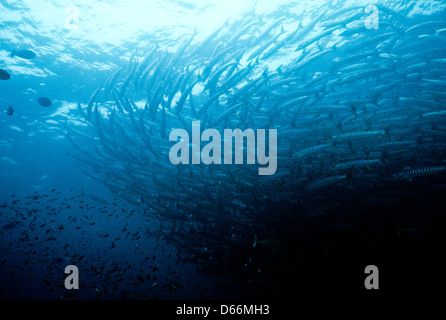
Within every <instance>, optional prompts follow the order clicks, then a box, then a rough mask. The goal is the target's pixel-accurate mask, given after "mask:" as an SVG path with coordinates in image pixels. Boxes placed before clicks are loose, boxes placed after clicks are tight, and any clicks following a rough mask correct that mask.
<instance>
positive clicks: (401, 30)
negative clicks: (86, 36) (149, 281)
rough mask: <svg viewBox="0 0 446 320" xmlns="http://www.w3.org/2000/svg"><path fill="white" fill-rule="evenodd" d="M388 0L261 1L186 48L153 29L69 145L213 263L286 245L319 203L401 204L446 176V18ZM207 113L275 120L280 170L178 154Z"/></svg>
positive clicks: (243, 124) (217, 118)
mask: <svg viewBox="0 0 446 320" xmlns="http://www.w3.org/2000/svg"><path fill="white" fill-rule="evenodd" d="M376 7H377V8H378V10H379V26H378V28H377V29H375V28H367V27H366V24H365V19H366V18H367V17H368V14H366V13H365V12H364V9H365V8H364V6H354V7H345V8H339V6H337V7H336V8H335V7H332V6H330V5H329V4H326V5H324V6H322V7H320V8H318V10H317V11H316V10H313V11H307V12H305V13H299V14H297V13H294V14H292V13H290V10H288V9H289V8H286V7H284V8H282V9H283V12H284V15H283V16H282V17H277V12H275V13H274V14H273V13H272V14H271V16H274V19H267V18H266V17H263V18H260V17H259V16H256V15H255V14H247V15H246V16H245V18H244V19H242V20H238V21H228V22H227V23H225V24H224V25H222V26H221V28H219V29H218V30H215V32H213V33H212V34H211V35H210V36H209V37H208V38H207V39H206V40H204V41H201V42H197V41H195V36H196V34H195V33H194V34H191V35H188V36H187V37H184V40H182V41H183V42H182V43H181V45H179V47H178V49H177V50H176V51H175V52H168V51H167V50H165V49H164V48H163V46H162V45H161V44H156V43H154V44H153V45H152V46H151V47H148V48H147V52H145V53H143V54H141V53H139V54H137V53H135V54H134V55H132V57H131V59H130V61H129V63H128V65H125V66H122V67H120V68H118V69H116V70H115V71H114V72H112V73H111V74H110V77H109V78H108V80H107V81H106V83H104V84H102V85H100V86H99V87H98V88H97V89H96V90H95V91H94V93H93V94H92V96H91V98H90V99H89V101H88V102H87V101H81V102H80V103H79V104H78V112H79V114H80V115H82V117H83V118H84V120H85V124H87V125H88V128H87V129H86V128H85V127H74V126H70V127H67V137H68V140H69V143H70V148H69V155H70V156H72V157H74V158H76V159H78V160H79V161H80V162H81V163H82V164H83V165H82V170H83V171H84V172H85V174H86V175H88V176H89V177H91V178H92V179H95V180H98V181H100V182H102V183H104V184H105V185H106V186H107V187H108V188H109V189H110V190H111V191H112V192H114V193H115V194H117V195H119V196H120V197H122V198H125V199H126V200H128V201H129V202H130V203H132V204H136V205H138V206H140V207H141V208H143V209H144V213H145V215H147V216H148V217H155V218H157V219H159V220H160V221H161V223H162V225H161V228H160V230H159V231H154V232H158V233H159V234H158V236H160V237H163V238H164V239H165V240H167V241H171V242H172V243H174V244H176V247H177V248H178V249H179V251H180V252H181V255H182V257H183V258H184V259H185V260H192V261H194V262H199V263H200V264H201V265H202V268H203V270H204V269H206V270H213V272H223V271H222V270H223V269H224V270H228V269H230V268H229V267H228V265H230V264H231V263H232V262H233V261H237V263H238V264H240V261H245V260H246V259H247V258H249V257H247V256H245V253H243V252H246V250H248V249H249V248H251V249H252V247H253V246H254V247H256V246H257V245H260V244H263V245H264V246H266V247H270V248H271V249H272V250H278V247H280V246H281V245H285V246H286V243H287V241H288V240H290V239H292V238H293V234H294V233H295V232H296V230H298V228H299V222H301V221H303V220H305V219H307V217H308V216H312V215H316V214H320V213H323V212H331V211H333V207H336V208H337V209H336V210H337V212H342V210H343V209H342V208H343V204H345V203H350V204H351V203H352V202H354V203H355V205H356V204H358V203H362V204H364V203H366V204H371V203H372V204H375V203H377V204H379V203H393V202H395V203H396V204H397V203H398V201H397V200H398V196H399V195H400V193H398V192H403V191H398V190H399V189H398V188H397V187H395V186H397V184H398V183H399V184H401V183H403V184H410V183H412V184H416V183H417V181H418V180H417V179H434V180H433V181H434V182H435V181H437V182H438V181H440V182H441V183H442V184H444V180H442V178H441V177H442V174H443V173H444V172H446V162H445V159H446V157H445V151H446V143H445V142H446V122H445V118H446V117H445V116H446V109H445V106H446V91H445V87H446V73H445V72H444V71H445V68H446V19H444V18H443V19H438V20H434V21H432V20H426V19H423V17H419V16H415V17H407V16H406V14H407V12H404V13H402V12H398V11H395V10H393V9H392V8H390V7H387V6H383V5H379V4H378V5H376ZM304 18H306V19H310V21H309V22H307V23H306V24H302V23H300V21H302V20H303V19H304ZM296 22H297V23H296ZM293 23H295V24H294V25H293ZM290 26H293V27H290ZM197 120H199V121H201V130H205V129H206V128H216V129H218V130H223V129H224V128H240V129H241V130H245V129H247V128H252V129H254V130H255V129H260V128H261V129H277V133H278V151H277V157H278V159H277V168H278V169H277V172H276V174H274V175H271V176H259V175H258V174H257V167H256V166H252V165H246V164H245V165H203V164H199V165H181V164H180V165H173V164H171V163H170V162H169V158H168V155H169V150H170V148H171V146H172V145H173V144H174V143H173V142H171V141H169V133H170V132H171V130H173V129H176V128H183V129H185V130H186V131H188V132H189V131H190V130H191V123H192V121H197ZM91 128H93V129H94V130H91ZM92 132H94V133H92ZM435 179H440V180H435ZM392 188H394V189H395V190H393V191H392V192H391V191H389V190H392ZM327 199H328V202H330V203H328V204H327ZM372 204H371V205H372ZM330 210H331V211H330ZM262 239H264V240H262ZM265 239H266V240H265ZM245 249H246V250H245ZM238 251H241V252H242V253H241V254H238V253H237V252H238ZM240 259H241V260H240ZM243 259H244V260H243ZM225 268H226V269H225ZM216 270H219V271H216Z"/></svg>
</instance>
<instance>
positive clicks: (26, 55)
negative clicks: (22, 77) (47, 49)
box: [11, 49, 36, 60]
mask: <svg viewBox="0 0 446 320" xmlns="http://www.w3.org/2000/svg"><path fill="white" fill-rule="evenodd" d="M14 56H17V57H20V58H23V59H28V60H29V59H33V58H35V57H36V53H35V52H34V51H31V50H28V49H25V50H14V51H13V52H11V57H14Z"/></svg>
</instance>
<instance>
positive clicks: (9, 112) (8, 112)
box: [6, 106, 14, 116]
mask: <svg viewBox="0 0 446 320" xmlns="http://www.w3.org/2000/svg"><path fill="white" fill-rule="evenodd" d="M6 113H7V114H8V116H12V114H13V113H14V109H13V108H12V106H9V108H8V110H6Z"/></svg>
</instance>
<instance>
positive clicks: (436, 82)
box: [421, 79, 446, 87]
mask: <svg viewBox="0 0 446 320" xmlns="http://www.w3.org/2000/svg"><path fill="white" fill-rule="evenodd" d="M421 80H422V81H425V82H428V83H431V84H434V85H436V86H440V87H446V80H437V79H421Z"/></svg>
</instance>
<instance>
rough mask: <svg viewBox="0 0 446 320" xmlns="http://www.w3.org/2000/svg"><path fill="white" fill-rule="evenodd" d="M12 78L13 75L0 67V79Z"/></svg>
mask: <svg viewBox="0 0 446 320" xmlns="http://www.w3.org/2000/svg"><path fill="white" fill-rule="evenodd" d="M9 79H11V76H10V75H9V73H8V72H6V70H3V69H0V80H9Z"/></svg>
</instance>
